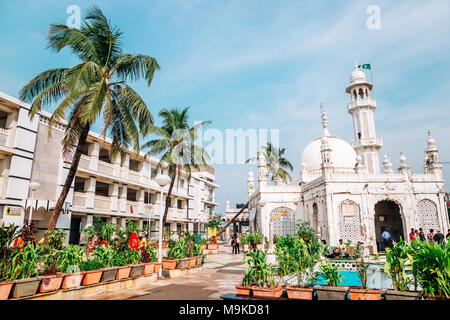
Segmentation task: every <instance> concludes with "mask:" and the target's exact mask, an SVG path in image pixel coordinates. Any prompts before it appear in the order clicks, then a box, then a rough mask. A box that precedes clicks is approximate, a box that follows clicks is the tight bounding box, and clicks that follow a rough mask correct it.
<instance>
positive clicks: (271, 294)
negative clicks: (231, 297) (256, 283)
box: [252, 287, 282, 299]
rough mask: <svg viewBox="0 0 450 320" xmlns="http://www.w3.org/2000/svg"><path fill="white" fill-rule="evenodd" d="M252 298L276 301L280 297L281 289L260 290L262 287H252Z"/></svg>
mask: <svg viewBox="0 0 450 320" xmlns="http://www.w3.org/2000/svg"><path fill="white" fill-rule="evenodd" d="M252 292H253V297H255V298H267V299H278V298H280V297H281V292H282V290H281V287H276V288H262V287H252Z"/></svg>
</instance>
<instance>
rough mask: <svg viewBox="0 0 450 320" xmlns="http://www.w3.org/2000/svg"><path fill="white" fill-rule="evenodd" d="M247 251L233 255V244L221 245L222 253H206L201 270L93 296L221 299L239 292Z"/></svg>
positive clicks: (119, 298)
mask: <svg viewBox="0 0 450 320" xmlns="http://www.w3.org/2000/svg"><path fill="white" fill-rule="evenodd" d="M242 258H243V254H242V251H241V254H239V255H232V254H231V247H230V246H229V245H228V246H227V245H225V246H224V245H221V246H220V248H219V252H218V253H217V254H214V255H207V256H206V263H205V264H204V265H203V270H202V272H200V273H195V274H192V275H185V276H182V277H179V278H173V279H170V278H163V279H159V280H157V281H155V282H152V283H151V284H149V285H148V286H143V287H139V288H136V289H131V290H130V289H125V290H120V291H115V292H112V293H106V294H100V295H96V296H90V297H89V299H90V300H92V299H101V300H127V299H131V300H184V299H186V300H207V299H220V296H221V295H223V294H225V293H231V292H234V291H235V288H234V286H235V285H236V284H239V283H240V282H241V280H242V277H243V275H244V273H245V264H243V263H242V262H241V261H242Z"/></svg>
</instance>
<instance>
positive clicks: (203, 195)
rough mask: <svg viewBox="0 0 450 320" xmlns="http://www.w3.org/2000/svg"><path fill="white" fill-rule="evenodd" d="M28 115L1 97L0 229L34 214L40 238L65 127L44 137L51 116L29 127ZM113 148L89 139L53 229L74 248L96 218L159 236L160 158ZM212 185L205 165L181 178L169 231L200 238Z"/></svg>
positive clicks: (57, 181) (54, 193) (62, 168)
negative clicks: (33, 187) (145, 228)
mask: <svg viewBox="0 0 450 320" xmlns="http://www.w3.org/2000/svg"><path fill="white" fill-rule="evenodd" d="M29 109H30V105H28V104H26V103H24V102H22V101H19V100H18V99H15V98H13V97H11V96H9V95H7V94H5V93H2V92H0V173H1V177H0V224H1V223H3V222H4V223H5V224H7V225H8V224H11V223H14V224H16V225H21V224H22V223H23V222H24V221H28V218H29V213H30V208H31V207H33V208H34V210H33V214H32V220H33V221H34V222H35V223H36V225H37V227H38V231H39V234H38V237H41V236H42V235H43V233H44V232H45V230H46V228H47V225H48V219H49V217H50V211H51V210H52V209H53V207H54V205H55V204H56V200H57V199H58V196H59V194H60V191H61V188H62V185H63V184H64V181H65V178H66V175H67V171H68V168H69V166H70V163H69V162H66V161H65V160H64V159H63V156H62V146H61V140H62V137H63V133H64V130H65V125H66V123H60V124H58V125H56V126H54V127H53V129H52V134H51V137H49V136H48V124H49V118H50V116H51V115H50V114H49V113H47V112H44V111H42V112H40V113H39V114H38V115H37V116H36V117H34V118H33V120H32V121H30V120H29V116H28V110H29ZM110 145H111V140H110V139H108V138H106V139H105V140H104V139H103V137H101V136H100V135H99V134H97V133H94V132H90V133H89V136H88V139H87V143H86V145H85V146H84V149H83V154H82V156H81V160H80V164H79V167H78V170H77V173H76V178H75V179H74V183H73V186H72V188H71V190H70V192H69V195H68V196H67V199H66V203H65V206H64V213H62V214H61V215H60V217H59V219H58V222H57V228H61V229H64V230H66V231H67V233H68V234H69V231H70V241H71V242H74V243H76V242H78V241H79V238H80V231H81V229H82V228H84V227H86V226H89V225H92V222H93V217H94V216H99V217H102V218H103V220H104V221H106V222H109V223H117V224H122V225H125V224H126V223H127V221H130V220H132V221H135V222H136V224H138V225H139V226H140V227H143V226H144V225H146V224H147V223H148V222H150V223H151V226H152V229H157V226H158V222H157V220H158V219H159V211H160V207H159V204H160V199H159V198H160V187H159V185H158V184H157V183H156V182H155V181H154V180H153V179H151V173H152V172H153V171H154V170H156V165H157V163H158V159H156V158H154V157H144V156H145V154H144V153H142V152H141V153H140V154H138V155H136V154H135V153H134V152H133V151H132V150H126V151H125V153H124V155H122V156H120V155H119V156H117V157H116V158H112V157H111V155H110ZM166 173H167V171H166ZM214 180H215V177H214V168H212V167H210V166H203V167H202V168H201V170H195V169H193V172H192V178H191V180H190V181H188V180H187V175H186V174H185V173H183V174H182V176H181V178H180V179H179V183H178V185H176V186H174V189H173V195H172V201H171V207H170V209H169V213H168V219H167V224H166V226H165V228H166V229H167V230H169V229H170V230H171V231H175V232H177V231H178V232H180V231H184V230H190V231H193V232H203V231H204V224H205V223H206V222H207V221H208V218H209V214H210V213H211V212H213V211H214V208H215V206H217V205H218V204H217V203H216V202H215V189H216V188H218V185H217V184H215V183H214ZM31 181H32V182H38V183H39V184H40V186H39V188H38V189H37V190H35V191H34V192H33V191H32V190H30V188H29V184H30V182H31ZM167 189H168V186H167V187H165V189H164V191H165V192H166V193H167Z"/></svg>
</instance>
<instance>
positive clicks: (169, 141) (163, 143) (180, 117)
mask: <svg viewBox="0 0 450 320" xmlns="http://www.w3.org/2000/svg"><path fill="white" fill-rule="evenodd" d="M188 110H189V107H187V108H184V109H183V110H178V109H171V110H167V109H162V110H161V111H159V114H158V115H159V116H160V117H161V118H162V120H163V125H162V126H161V127H157V126H151V127H150V129H149V132H150V133H151V134H154V135H156V136H158V137H159V138H157V139H153V140H150V141H148V142H146V143H145V144H143V145H142V149H147V148H150V150H149V151H148V152H147V155H161V157H160V160H159V163H158V165H157V167H156V172H157V171H158V170H161V169H162V168H163V167H164V166H167V167H168V171H169V176H170V178H171V180H170V185H169V190H168V193H167V197H166V203H165V209H164V217H163V223H165V222H166V220H167V213H168V212H169V205H170V196H171V195H172V190H173V186H174V184H175V181H177V185H178V180H179V179H180V174H181V171H182V170H183V169H184V171H185V172H186V173H187V175H188V181H189V180H190V178H191V168H192V167H194V168H196V169H199V166H200V165H205V164H206V163H207V161H208V160H209V155H208V153H207V152H206V151H205V150H204V149H203V148H202V147H200V146H198V145H196V144H194V143H193V142H194V140H195V139H196V138H197V130H198V129H199V128H201V127H202V126H203V125H206V124H209V123H211V121H203V122H199V123H197V124H195V125H194V126H193V127H189V124H188Z"/></svg>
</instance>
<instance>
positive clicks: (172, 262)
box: [162, 259, 177, 270]
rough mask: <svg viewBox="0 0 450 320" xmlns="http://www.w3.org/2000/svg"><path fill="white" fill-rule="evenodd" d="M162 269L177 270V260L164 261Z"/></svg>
mask: <svg viewBox="0 0 450 320" xmlns="http://www.w3.org/2000/svg"><path fill="white" fill-rule="evenodd" d="M162 267H163V269H166V270H175V269H176V267H177V259H163V260H162Z"/></svg>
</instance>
